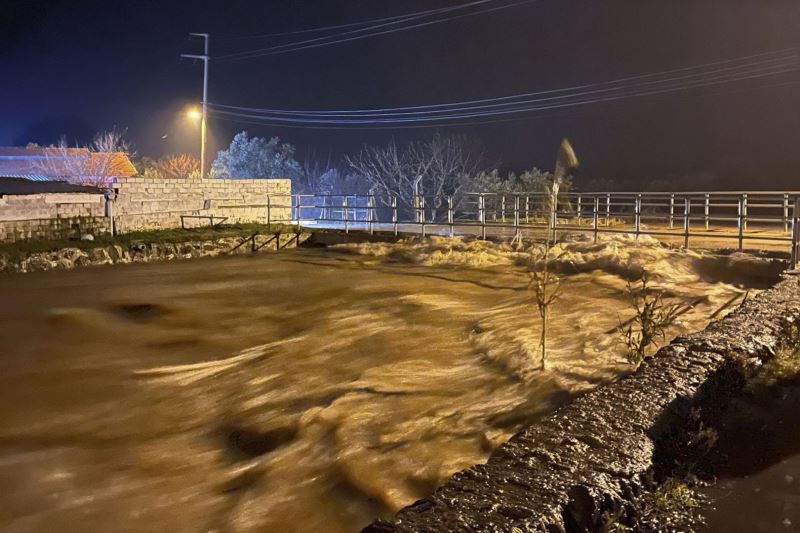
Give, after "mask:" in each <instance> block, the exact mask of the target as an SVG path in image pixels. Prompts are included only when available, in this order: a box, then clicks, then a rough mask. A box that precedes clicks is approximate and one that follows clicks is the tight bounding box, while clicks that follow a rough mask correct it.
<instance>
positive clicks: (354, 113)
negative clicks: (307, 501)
mask: <svg viewBox="0 0 800 533" xmlns="http://www.w3.org/2000/svg"><path fill="white" fill-rule="evenodd" d="M797 57H798V56H797V55H791V56H778V57H775V58H772V59H765V60H761V61H751V62H747V63H742V62H741V61H742V58H739V59H736V60H728V61H724V62H715V63H707V64H706V65H700V66H694V67H686V68H682V69H672V70H667V71H662V72H657V73H652V74H645V75H639V76H630V77H627V78H621V79H618V80H611V81H607V82H601V83H592V84H586V85H580V86H576V87H571V88H564V89H552V90H548V91H539V92H534V93H523V94H522V95H512V96H506V97H501V98H490V99H484V100H475V101H471V102H469V103H468V105H463V106H459V107H454V106H455V105H456V104H439V105H437V106H436V108H435V109H426V107H427V106H412V107H407V108H393V109H397V110H398V111H394V112H386V113H384V112H382V111H383V110H374V111H366V110H351V111H340V112H337V111H318V112H317V111H299V112H298V111H286V110H267V109H258V108H247V107H240V106H230V105H223V104H211V105H212V107H213V108H214V109H215V110H222V111H227V110H231V111H239V112H247V113H255V114H257V115H271V116H273V117H275V118H283V117H294V118H300V119H306V118H312V119H315V121H316V122H324V121H325V120H326V119H334V118H359V119H374V118H379V117H388V118H391V119H394V118H397V119H399V118H402V117H405V116H411V117H423V116H434V118H439V119H446V118H448V116H450V115H452V114H454V113H463V112H472V111H479V110H483V109H497V108H503V107H519V106H520V105H524V104H537V103H542V102H549V101H558V100H568V99H574V98H576V97H581V96H591V95H596V94H602V93H608V92H614V91H621V90H626V89H627V90H630V89H633V88H641V87H642V86H644V87H645V88H646V86H648V85H663V84H665V83H669V82H679V81H681V80H692V79H693V78H698V77H700V78H703V77H706V78H707V77H709V76H710V75H713V74H724V73H729V74H730V75H736V74H742V73H744V74H747V73H754V72H756V71H755V70H753V69H763V68H773V67H775V68H782V67H784V66H790V65H793V64H794V63H795V62H796V60H797ZM737 61H738V64H734V66H728V67H723V68H717V69H712V70H708V69H707V68H706V70H700V69H702V68H704V67H706V66H707V65H712V64H714V65H722V64H728V65H731V64H733V63H736V62H737ZM698 70H700V71H699V72H698ZM693 71H694V72H693ZM677 72H689V74H685V75H683V76H673V77H669V78H664V77H663V76H665V75H667V74H671V73H677ZM652 78H656V79H652ZM640 80H645V81H640ZM631 81H634V82H635V83H631ZM582 87H595V89H593V90H586V91H581V90H580V88H582ZM598 87H599V88H598ZM576 89H577V90H576ZM544 94H549V95H555V96H549V97H544V98H534V99H524V100H523V99H520V98H521V97H524V96H528V95H544ZM501 100H502V101H501ZM441 106H448V107H446V108H445V107H441ZM432 107H433V106H432ZM400 110H402V111H400ZM248 116H255V115H252V114H249V115H248Z"/></svg>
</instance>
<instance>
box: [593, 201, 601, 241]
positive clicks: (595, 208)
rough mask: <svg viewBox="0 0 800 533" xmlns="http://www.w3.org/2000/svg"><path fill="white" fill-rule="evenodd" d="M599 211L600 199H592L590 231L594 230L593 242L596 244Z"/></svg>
mask: <svg viewBox="0 0 800 533" xmlns="http://www.w3.org/2000/svg"><path fill="white" fill-rule="evenodd" d="M599 211H600V198H598V197H597V196H595V197H594V202H592V229H593V230H594V242H597V215H598V214H599V213H598V212H599Z"/></svg>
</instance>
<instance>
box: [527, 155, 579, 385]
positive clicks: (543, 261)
mask: <svg viewBox="0 0 800 533" xmlns="http://www.w3.org/2000/svg"><path fill="white" fill-rule="evenodd" d="M577 166H578V158H577V157H576V156H575V151H574V150H573V149H572V145H571V144H570V143H569V141H568V140H567V139H564V140H563V141H561V146H560V147H559V150H558V158H557V159H556V168H555V171H554V172H553V182H552V184H550V191H549V192H550V194H549V198H548V206H547V207H548V211H549V216H548V223H547V230H546V232H545V240H544V245H543V246H542V247H541V248H538V247H533V248H532V250H531V260H530V264H531V268H530V271H529V275H530V281H529V283H528V289H529V290H530V291H531V292H532V293H533V296H534V300H535V301H536V307H537V310H538V311H539V317H540V318H541V320H542V333H541V336H540V338H539V348H540V351H541V367H542V370H545V369H546V368H547V321H548V318H549V314H550V306H551V305H552V304H553V302H555V301H556V300H557V299H558V298H559V296H560V295H561V280H560V279H559V277H558V276H557V275H556V274H555V273H553V272H552V271H551V270H550V266H549V263H550V252H551V250H552V249H553V246H555V243H556V242H555V241H556V225H557V223H558V193H559V189H560V187H561V185H562V184H563V183H564V180H565V179H566V177H567V174H568V173H569V171H570V170H571V169H573V168H575V167H577Z"/></svg>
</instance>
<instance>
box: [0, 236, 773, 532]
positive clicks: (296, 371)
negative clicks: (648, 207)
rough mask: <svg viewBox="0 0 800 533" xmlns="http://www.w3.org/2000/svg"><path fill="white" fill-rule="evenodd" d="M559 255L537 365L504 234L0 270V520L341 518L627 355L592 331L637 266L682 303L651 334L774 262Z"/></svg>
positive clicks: (656, 248)
mask: <svg viewBox="0 0 800 533" xmlns="http://www.w3.org/2000/svg"><path fill="white" fill-rule="evenodd" d="M561 252H562V253H560V254H559V260H558V262H557V263H558V264H557V265H555V267H556V269H557V270H558V271H559V272H561V273H562V277H563V280H562V286H563V296H562V298H561V299H559V300H558V301H557V302H556V304H555V307H554V309H553V310H552V315H551V316H552V323H551V327H550V331H551V334H550V339H551V342H550V347H549V351H550V354H551V355H550V356H549V359H548V370H547V371H541V370H539V369H538V346H537V343H538V337H539V327H540V324H539V320H538V318H537V316H538V315H537V314H536V310H535V307H534V306H533V304H532V300H531V296H530V295H529V294H528V292H527V288H526V287H527V281H528V277H527V274H526V272H525V267H524V266H521V265H523V264H524V262H525V260H526V255H525V254H524V253H523V254H519V253H514V252H513V250H511V249H510V248H509V247H507V246H495V245H491V244H487V243H472V244H464V243H462V242H460V241H455V242H451V241H444V240H436V241H433V242H428V243H425V244H422V245H418V244H414V243H400V244H396V245H383V244H363V245H346V246H341V247H334V248H328V249H324V250H296V251H286V252H285V253H280V254H269V255H257V256H253V257H235V258H234V257H231V258H216V259H209V260H195V261H186V262H177V263H162V264H143V265H121V266H114V267H101V268H86V269H80V270H75V271H69V272H45V273H36V274H26V275H8V276H3V277H0V303H2V305H0V339H2V346H3V353H2V357H0V482H2V483H3V486H4V487H5V495H4V497H3V498H2V501H0V528H2V529H3V530H4V531H74V530H84V531H164V530H172V531H312V530H316V531H330V532H339V531H354V530H358V529H359V528H360V527H362V526H364V525H366V524H367V523H369V522H370V521H372V520H373V519H374V518H376V517H377V516H388V515H390V514H391V513H393V512H394V511H396V510H397V509H399V508H400V507H402V506H404V505H407V504H410V503H411V502H413V501H414V500H416V499H419V498H421V497H424V496H426V495H428V494H430V493H431V492H432V491H433V490H434V488H435V487H436V486H437V485H439V484H441V483H442V482H443V481H444V480H446V479H447V478H448V477H449V476H450V475H452V474H453V473H454V472H456V471H457V470H460V469H463V468H465V467H467V466H470V465H472V464H475V463H478V462H481V461H484V460H485V459H486V457H488V455H489V454H490V453H491V451H492V450H493V449H494V448H496V447H497V446H498V445H499V444H500V443H502V442H504V441H505V440H507V439H508V438H509V437H510V436H511V435H512V434H513V433H515V432H516V431H518V430H519V429H520V428H521V427H523V426H524V425H526V424H529V423H531V422H533V421H535V420H536V419H537V418H538V417H540V416H542V415H543V414H545V413H548V412H550V411H552V410H553V409H554V408H556V407H557V406H559V405H561V404H563V403H564V402H567V401H569V399H570V398H571V397H573V395H575V394H578V393H580V392H582V391H585V390H588V389H590V388H592V387H595V386H597V385H598V384H600V383H603V382H606V381H608V380H610V379H613V378H614V377H615V376H617V375H619V373H620V372H625V371H627V370H628V367H627V366H626V365H625V364H624V363H622V362H621V361H622V355H621V346H620V344H619V343H618V338H617V335H616V334H615V333H614V331H613V330H614V328H615V326H616V325H617V324H618V323H619V322H620V320H624V319H625V318H626V317H627V316H626V315H628V314H629V311H628V309H627V308H628V300H627V297H626V294H625V278H626V277H629V276H631V275H632V274H635V272H636V271H637V270H638V269H639V268H640V267H641V265H647V267H648V270H649V271H650V272H651V275H652V279H653V280H654V281H655V283H656V285H657V286H658V287H659V288H661V289H663V290H665V291H666V293H667V296H668V298H669V300H671V301H673V302H676V303H681V304H684V305H686V306H687V310H686V312H685V313H684V314H683V315H682V316H681V319H680V322H679V323H678V324H677V325H676V326H675V327H674V328H673V329H672V330H671V331H670V336H671V335H675V334H678V333H681V332H686V331H690V330H696V329H699V328H701V327H703V326H704V324H705V323H706V321H707V320H708V319H709V318H710V317H711V316H719V314H720V313H724V312H725V309H727V308H728V307H729V305H730V302H735V301H736V299H737V298H741V297H743V296H744V293H745V291H746V290H747V289H748V287H753V286H755V287H761V286H763V285H764V283H765V282H764V280H765V279H767V278H768V277H769V275H768V272H771V271H772V270H771V267H769V266H768V265H766V266H765V265H764V264H763V263H762V262H759V261H751V260H750V259H748V258H746V257H739V258H735V259H733V260H732V259H731V258H714V257H710V256H703V255H700V254H697V253H689V254H685V253H677V252H674V251H672V250H668V249H666V248H663V247H662V246H660V245H658V244H657V243H655V242H652V241H649V240H647V239H643V240H642V241H641V242H640V243H639V244H635V243H634V242H633V241H632V240H630V239H610V240H607V241H604V242H601V243H600V244H596V245H595V244H592V243H588V242H577V243H572V244H567V245H564V246H563V248H562V249H561ZM731 261H734V263H735V265H734V266H733V267H732V265H731ZM734 267H735V268H734ZM732 270H733V271H735V272H740V273H741V275H731V274H730V272H731V271H732ZM723 272H727V273H728V274H726V277H723V276H722V275H721V273H723Z"/></svg>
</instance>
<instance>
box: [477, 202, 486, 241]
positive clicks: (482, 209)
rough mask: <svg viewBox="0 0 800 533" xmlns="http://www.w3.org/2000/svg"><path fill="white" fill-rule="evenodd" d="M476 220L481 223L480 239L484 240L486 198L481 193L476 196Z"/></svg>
mask: <svg viewBox="0 0 800 533" xmlns="http://www.w3.org/2000/svg"><path fill="white" fill-rule="evenodd" d="M478 218H479V219H480V223H481V238H482V239H483V240H486V198H485V197H484V196H483V193H481V194H480V196H478Z"/></svg>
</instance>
